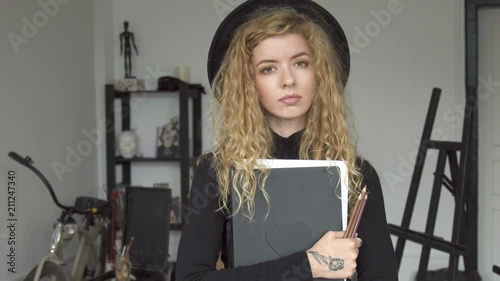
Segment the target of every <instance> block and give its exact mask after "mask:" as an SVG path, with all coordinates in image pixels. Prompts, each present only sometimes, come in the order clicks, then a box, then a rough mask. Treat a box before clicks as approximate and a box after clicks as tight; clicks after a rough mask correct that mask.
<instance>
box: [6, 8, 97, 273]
mask: <svg viewBox="0 0 500 281" xmlns="http://www.w3.org/2000/svg"><path fill="white" fill-rule="evenodd" d="M44 3H45V4H47V3H52V4H50V5H48V4H47V5H44ZM43 7H46V8H43ZM24 19H26V21H27V22H30V23H25V21H24ZM31 24H33V26H34V29H29V28H27V27H25V26H28V25H31ZM93 24H94V23H93V3H92V1H70V0H64V1H63V0H57V1H54V0H41V1H13V0H11V1H2V3H1V4H0V36H1V37H0V38H1V39H0V62H1V63H0V85H1V86H0V96H1V101H0V128H1V130H2V133H1V134H0V177H1V180H0V186H1V187H0V190H1V192H2V193H1V195H0V197H1V198H2V200H1V201H0V222H1V223H0V224H1V225H2V227H1V228H0V239H1V241H0V253H1V258H0V261H1V262H0V280H20V279H22V278H24V276H25V275H26V274H27V273H28V271H29V270H31V268H32V267H33V266H34V265H35V263H37V262H38V260H39V259H40V258H41V257H42V256H44V255H46V254H47V253H48V251H49V242H50V235H51V233H52V224H53V223H54V221H55V219H56V218H57V217H58V216H59V214H60V210H58V208H57V207H56V206H55V205H54V203H53V202H52V199H51V197H50V195H49V192H48V191H47V190H46V189H45V187H44V186H43V184H42V183H41V181H39V180H38V178H37V177H36V176H35V175H34V174H33V173H32V172H31V171H29V170H28V169H26V168H24V167H21V166H20V165H19V164H17V163H16V162H14V161H13V160H11V159H10V158H8V157H7V153H8V152H9V151H17V152H19V153H20V154H22V155H23V156H24V155H29V156H31V157H32V158H33V159H34V161H35V164H36V166H37V167H38V168H39V170H40V171H41V172H42V173H44V174H45V175H46V177H47V178H48V180H49V181H50V182H51V183H52V184H53V186H54V190H55V192H56V194H57V195H58V196H59V200H60V201H61V202H62V203H65V204H72V203H73V202H74V200H75V197H76V196H95V195H96V194H97V192H96V191H97V181H96V179H97V173H96V172H97V169H96V165H95V164H96V161H97V159H96V150H95V146H94V145H92V144H91V143H90V141H89V140H88V139H87V137H86V136H85V135H84V131H85V132H90V131H91V130H92V129H94V128H95V126H96V125H95V124H96V117H95V116H96V106H95V105H96V98H95V90H94V85H95V82H94V61H93V58H94V52H93V43H94V39H93V36H94V29H93ZM35 28H36V30H35ZM9 34H11V35H9ZM12 34H17V35H18V36H19V37H18V39H19V38H21V37H23V38H24V39H20V40H23V42H24V43H22V44H20V45H19V46H18V47H17V48H16V47H15V45H16V44H11V41H10V39H9V36H12ZM89 144H90V145H89ZM68 151H76V152H75V154H77V155H80V156H79V157H81V161H80V163H78V162H74V161H77V159H76V158H77V157H72V156H70V155H71V153H70V152H68ZM85 155H86V156H85ZM68 160H69V161H68ZM58 163H59V164H60V165H65V166H67V167H68V169H70V170H71V172H66V173H63V174H61V173H59V177H58V173H57V172H55V170H54V169H53V168H52V166H53V165H57V164H58ZM10 170H13V171H15V172H16V183H17V186H16V217H17V219H18V221H17V222H16V229H15V239H16V264H15V266H16V268H15V273H11V272H9V271H8V268H9V266H8V265H7V261H6V256H7V254H8V252H10V251H8V247H10V245H8V244H7V241H6V240H5V238H6V235H10V233H7V228H6V225H7V199H6V198H7V187H6V183H7V178H6V177H7V173H8V171H10ZM73 250H74V245H73ZM70 256H71V254H70Z"/></svg>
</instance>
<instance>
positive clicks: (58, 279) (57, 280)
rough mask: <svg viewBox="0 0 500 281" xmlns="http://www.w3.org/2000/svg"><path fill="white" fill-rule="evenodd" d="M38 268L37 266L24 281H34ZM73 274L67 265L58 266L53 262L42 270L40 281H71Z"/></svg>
mask: <svg viewBox="0 0 500 281" xmlns="http://www.w3.org/2000/svg"><path fill="white" fill-rule="evenodd" d="M37 267H38V266H35V268H33V269H32V270H31V272H30V273H29V274H28V276H26V278H24V281H33V279H35V273H36V269H37ZM71 280H72V278H71V274H70V273H69V271H68V269H67V266H66V265H57V264H55V263H52V262H47V263H45V265H44V266H43V268H42V274H40V281H71Z"/></svg>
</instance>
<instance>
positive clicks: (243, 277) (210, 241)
mask: <svg viewBox="0 0 500 281" xmlns="http://www.w3.org/2000/svg"><path fill="white" fill-rule="evenodd" d="M301 135H302V131H299V132H296V133H294V134H292V135H291V136H289V137H288V138H283V137H281V136H279V135H277V134H274V138H275V153H274V154H275V158H276V159H299V143H300V142H299V141H300V136H301ZM210 159H211V158H210V157H205V158H204V159H203V160H202V161H201V162H200V163H199V164H198V166H197V167H196V170H195V175H194V179H193V183H192V186H191V195H190V203H189V209H188V211H187V215H186V217H185V226H184V228H183V231H182V236H181V240H180V244H179V249H178V253H177V266H176V270H175V271H176V273H175V275H176V278H175V280H176V281H195V280H196V281H278V280H290V281H291V280H301V281H302V280H304V281H313V278H312V274H311V267H310V264H309V260H308V258H307V254H306V252H304V251H301V252H297V253H295V254H293V255H290V256H287V257H283V258H279V259H276V260H273V261H268V262H262V263H258V264H255V265H250V266H242V267H236V268H226V269H224V270H216V262H217V260H218V257H219V253H220V252H221V253H222V260H223V261H224V260H225V257H226V256H227V250H226V236H225V223H226V222H227V218H226V216H225V214H223V213H222V211H217V209H218V208H219V202H218V196H217V182H216V180H215V174H214V173H213V172H211V171H212V170H211V160H210ZM361 163H362V164H361V171H362V173H363V175H364V183H365V184H366V186H367V189H368V192H369V194H370V200H368V201H367V203H366V206H365V211H364V213H363V219H362V220H361V222H360V225H359V228H358V237H359V238H361V239H362V240H363V246H362V247H361V248H360V250H359V255H358V259H357V273H358V280H360V281H368V280H377V281H389V280H390V281H393V280H398V277H397V267H396V261H395V257H394V250H393V246H392V242H391V238H390V235H389V231H388V228H387V221H386V216H385V208H384V199H383V195H382V189H381V187H380V180H379V178H378V175H377V173H376V171H375V169H374V168H373V167H372V166H371V165H370V164H369V163H368V162H367V161H366V160H365V161H362V162H361ZM226 267H227V264H226Z"/></svg>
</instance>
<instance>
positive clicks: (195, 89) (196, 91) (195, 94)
mask: <svg viewBox="0 0 500 281" xmlns="http://www.w3.org/2000/svg"><path fill="white" fill-rule="evenodd" d="M200 89H203V87H201V85H199V84H190V85H188V91H187V92H186V93H185V95H187V96H188V97H189V98H199V97H200V94H201V93H205V91H204V90H203V91H200ZM177 93H180V90H177V91H168V90H142V91H126V92H124V91H118V90H115V91H114V96H115V98H124V97H129V96H130V94H177Z"/></svg>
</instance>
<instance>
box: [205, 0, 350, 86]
mask: <svg viewBox="0 0 500 281" xmlns="http://www.w3.org/2000/svg"><path fill="white" fill-rule="evenodd" d="M275 6H286V7H293V8H295V9H296V10H297V11H298V12H300V13H302V14H304V15H306V16H308V17H309V18H310V19H312V20H314V21H315V22H316V23H318V24H319V25H320V26H321V27H322V28H323V29H324V30H325V31H326V33H327V34H328V35H329V36H330V40H331V42H332V44H333V45H334V46H335V48H336V50H337V55H338V56H339V58H340V60H341V63H342V67H343V68H344V69H343V73H344V74H345V75H344V77H342V81H341V82H342V84H343V85H344V86H345V85H346V83H347V79H348V77H349V70H350V62H351V56H350V53H349V44H348V42H347V38H346V36H345V33H344V30H343V29H342V27H341V26H340V24H339V23H338V22H337V20H336V19H335V17H334V16H333V15H332V14H330V13H329V12H328V11H327V10H326V9H324V8H323V7H321V6H320V5H319V4H317V3H315V2H313V1H311V0H248V1H245V2H244V3H242V4H241V5H239V6H238V7H236V8H235V9H234V10H233V11H232V12H231V13H229V15H228V16H227V17H226V18H225V19H224V20H223V21H222V23H221V24H220V25H219V27H218V28H217V31H216V32H215V35H214V38H213V40H212V44H211V45H210V50H209V52H208V62H207V68H208V79H209V81H210V84H212V82H213V79H214V78H215V75H216V74H217V72H218V71H219V68H220V66H221V63H222V60H223V59H224V56H225V54H226V52H227V50H228V49H229V44H230V42H231V40H232V38H233V35H234V32H235V30H236V29H237V28H238V27H239V26H240V25H242V24H243V23H245V21H246V20H247V15H248V14H251V13H253V12H254V11H256V10H258V9H260V8H263V7H275Z"/></svg>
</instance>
